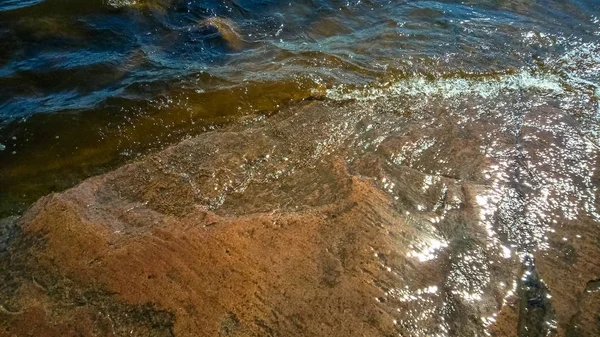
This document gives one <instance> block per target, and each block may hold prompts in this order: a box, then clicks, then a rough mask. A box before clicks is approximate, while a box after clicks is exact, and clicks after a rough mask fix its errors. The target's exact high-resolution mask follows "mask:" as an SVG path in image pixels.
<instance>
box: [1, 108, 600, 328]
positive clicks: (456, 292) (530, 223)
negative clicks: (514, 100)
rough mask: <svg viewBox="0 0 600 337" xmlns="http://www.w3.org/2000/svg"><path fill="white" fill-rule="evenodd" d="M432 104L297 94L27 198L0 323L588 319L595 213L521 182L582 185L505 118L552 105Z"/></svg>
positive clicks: (462, 323)
mask: <svg viewBox="0 0 600 337" xmlns="http://www.w3.org/2000/svg"><path fill="white" fill-rule="evenodd" d="M478 103H481V102H478ZM435 104H445V103H444V102H437V103H436V102H433V103H432V106H433V108H432V109H431V111H429V110H428V113H427V114H422V115H415V114H404V113H402V111H400V110H398V109H395V108H390V107H391V106H392V105H391V104H390V102H386V101H376V102H372V103H361V102H344V103H333V102H310V103H308V102H307V103H304V104H301V105H299V106H296V107H292V108H290V109H286V110H285V111H282V112H280V113H279V114H277V115H275V116H273V117H271V118H268V119H265V120H261V121H257V122H254V123H245V124H243V125H242V124H240V125H233V126H231V127H229V128H226V129H224V130H221V131H215V132H210V133H206V134H203V135H201V136H199V137H197V138H194V139H190V140H186V141H183V142H181V143H179V144H178V145H175V146H173V147H170V148H167V149H165V150H164V151H162V152H159V153H157V154H155V155H151V156H148V157H146V158H144V159H142V160H140V161H138V162H136V163H133V164H129V165H126V166H123V167H121V168H120V169H117V170H115V171H113V172H110V173H107V174H105V175H102V176H98V177H94V178H90V179H88V180H86V181H85V182H83V183H82V184H80V185H78V186H76V187H74V188H72V189H70V190H68V191H65V192H63V193H61V194H53V195H49V196H47V197H44V198H42V199H41V200H40V201H38V202H37V203H36V204H35V205H34V206H32V207H31V209H30V210H29V211H28V212H26V213H25V214H24V215H23V216H22V217H21V218H20V219H19V220H18V221H17V223H18V226H19V228H20V234H19V236H18V237H17V238H16V239H15V240H14V241H13V242H12V243H11V245H10V247H9V248H8V250H7V257H6V258H3V260H2V264H0V267H1V268H2V270H1V271H3V275H8V276H7V277H6V278H7V281H8V282H5V284H3V285H2V286H1V288H0V294H2V299H3V302H2V305H3V308H4V309H5V310H3V311H2V312H0V315H1V317H2V320H0V328H1V329H4V330H0V331H5V332H6V333H7V334H8V335H9V336H10V335H16V336H20V335H27V334H34V335H36V334H37V335H46V336H59V335H60V336H67V335H78V334H79V335H102V336H104V335H107V336H110V335H115V336H119V335H123V334H124V332H126V331H127V333H129V334H131V335H137V336H148V335H154V336H170V335H175V336H265V335H266V336H351V335H357V336H360V335H364V336H397V335H406V336H430V335H440V336H476V335H483V334H485V333H489V334H491V335H495V336H516V335H523V331H531V330H528V329H530V328H532V327H534V326H543V325H544V324H550V327H549V328H548V329H546V330H544V331H548V332H549V333H551V334H558V335H561V336H563V335H564V336H566V335H567V334H568V333H570V334H572V333H578V334H581V335H586V336H587V335H590V336H591V335H593V334H594V333H595V331H596V330H594V329H596V328H597V325H594V324H596V323H594V322H596V321H594V314H593V313H592V312H593V310H597V309H595V308H597V305H598V302H597V300H598V298H597V296H595V294H596V293H595V292H590V291H588V290H586V289H588V288H590V286H588V284H589V281H590V280H595V279H598V278H599V277H598V275H597V273H598V264H597V256H599V255H598V253H599V252H598V250H599V248H600V247H598V245H597V244H596V241H595V240H597V237H598V228H597V226H596V225H595V222H593V221H592V218H591V217H590V216H589V215H588V213H584V212H583V209H584V207H583V206H582V205H580V204H574V207H575V208H577V209H580V210H581V213H580V216H579V218H570V220H569V219H567V216H563V217H561V218H560V220H561V222H559V221H558V220H559V218H555V219H554V220H556V222H552V221H546V220H544V219H543V218H540V217H541V216H542V215H544V214H546V213H545V212H541V211H540V207H541V206H543V204H541V203H540V201H539V200H538V199H536V198H538V197H539V196H540V195H545V196H548V195H550V196H551V197H556V198H558V199H552V198H550V199H549V200H560V198H562V197H565V195H563V194H560V193H559V192H558V191H554V192H552V191H550V192H547V191H546V190H545V189H544V188H546V186H547V185H546V184H545V183H544V179H545V178H547V179H559V178H560V179H563V182H565V183H567V182H568V183H571V184H572V186H574V187H573V188H574V189H575V190H576V189H577V188H580V186H584V187H585V186H586V185H585V183H580V182H579V181H577V180H576V179H575V180H568V181H567V180H566V179H567V178H568V177H576V176H578V175H579V173H577V172H575V173H573V171H569V170H563V167H564V165H563V164H564V163H563V162H562V161H561V160H563V159H564V158H563V157H560V156H559V155H558V154H552V156H551V157H552V160H555V162H552V163H551V164H552V165H551V166H549V167H544V164H546V160H547V158H548V157H547V156H543V155H542V154H543V153H544V151H550V150H548V149H551V150H552V151H554V149H555V148H556V147H557V145H551V144H558V145H560V146H562V148H564V144H562V143H561V142H562V141H563V140H564V139H565V138H564V137H560V136H561V135H563V134H559V135H556V134H555V135H552V136H551V135H547V134H545V133H544V132H548V131H547V128H546V125H548V123H545V122H544V123H542V122H530V123H529V124H527V123H526V122H525V123H524V121H527V118H533V119H535V118H564V117H561V116H562V114H561V112H560V111H559V110H557V109H554V108H551V107H549V106H543V105H542V104H539V105H538V108H537V109H532V110H531V111H530V112H529V113H528V114H527V115H526V116H520V117H519V116H517V117H518V118H504V117H502V116H505V113H506V112H505V111H498V113H497V115H490V114H487V115H482V114H481V113H479V112H478V110H477V109H476V108H474V107H463V108H461V109H455V110H453V111H454V112H448V110H446V109H439V108H436V107H435ZM481 104H484V103H481ZM540 106H542V107H540ZM523 117H524V118H523ZM519 118H520V119H519ZM465 121H467V122H465ZM515 121H516V122H515ZM566 122H569V121H566ZM571 122H572V121H571ZM523 125H526V126H523ZM561 132H563V131H561ZM534 134H535V135H536V136H535V137H534V136H533V135H534ZM584 150H585V149H584ZM578 151H579V150H572V152H573V154H574V155H577V154H578V153H579V152H578ZM584 152H585V151H584ZM561 155H562V154H561ZM548 156H550V155H548ZM567 159H569V158H567ZM567 159H565V160H567ZM536 160H537V162H535V161H536ZM532 163H537V164H536V165H533V164H532ZM553 169H554V170H557V172H553V171H552V170H553ZM546 174H549V175H548V176H545V175H546ZM581 188H582V189H581V190H577V191H578V192H580V195H583V196H586V194H585V193H587V192H586V191H587V190H585V189H583V187H581ZM548 193H550V194H548ZM552 193H554V194H556V195H553V194H552ZM559 197H560V198H559ZM566 198H567V199H569V197H568V196H566ZM545 200H546V199H545ZM569 200H570V199H569ZM582 202H583V201H582ZM585 205H588V204H585ZM588 206H589V205H588ZM567 215H568V214H567ZM540 219H542V220H544V221H541V220H540ZM536 221H537V222H536ZM557 223H560V225H557ZM576 235H579V236H580V237H577V236H576ZM562 236H565V237H567V236H568V239H567V241H564V240H563V239H562ZM545 237H547V240H546V239H545ZM573 237H575V238H577V239H580V240H575V239H572V240H571V239H570V238H573ZM561 240H562V242H568V243H569V245H566V244H562V245H559V244H557V243H558V242H559V241H561ZM524 271H525V273H524ZM528 271H531V272H530V273H528ZM533 271H535V273H533ZM531 275H533V276H531ZM536 287H537V288H536ZM586 287H587V288H586ZM592 288H593V287H592ZM548 295H549V296H548ZM582 296H583V297H582ZM532 308H533V309H532ZM539 308H541V309H540V310H538V309H539ZM584 308H589V310H587V309H586V310H584ZM531 310H533V312H532V311H531ZM536 310H537V311H536ZM554 319H555V321H552V320H554ZM31 322H33V323H34V324H31ZM552 324H554V325H555V327H553V326H552Z"/></svg>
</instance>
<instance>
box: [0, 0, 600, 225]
mask: <svg viewBox="0 0 600 337" xmlns="http://www.w3.org/2000/svg"><path fill="white" fill-rule="evenodd" d="M599 15H600V9H599V4H598V2H596V1H567V2H565V1H483V2H482V1H467V2H464V1H462V2H459V1H438V2H436V1H346V2H342V1H300V2H294V3H290V2H279V1H260V2H255V1H202V2H199V1H178V0H138V1H126V0H94V1H77V0H69V1H58V0H45V1H41V0H40V1H33V0H32V1H4V2H2V4H0V88H1V89H2V90H0V127H1V132H0V144H2V145H1V147H0V148H2V149H3V150H2V151H0V177H2V186H1V189H0V200H2V202H1V206H0V214H3V215H9V214H17V213H20V212H21V211H23V210H24V208H25V207H27V206H28V205H29V204H30V203H31V202H32V201H34V200H36V199H37V198H38V197H40V196H41V195H44V194H47V193H48V192H51V191H59V190H62V189H64V188H66V187H68V186H71V185H73V184H74V183H76V182H78V181H80V180H81V179H82V178H84V177H86V176H89V175H93V174H97V173H99V172H103V171H105V170H107V169H108V168H111V167H115V166H116V165H118V164H119V163H122V162H125V161H128V160H130V158H132V157H135V156H138V155H139V154H141V153H146V152H147V151H148V150H152V149H158V148H162V147H164V146H165V145H166V144H170V143H172V142H175V141H177V140H180V139H182V138H184V137H186V136H189V135H195V134H198V133H201V132H203V131H205V130H206V129H207V128H211V127H216V126H218V125H223V124H224V123H228V122H230V121H231V120H235V119H237V118H240V117H242V116H248V115H254V114H258V115H264V114H269V113H272V112H274V111H276V110H277V109H278V108H279V107H281V106H283V105H286V104H288V103H290V102H294V101H298V100H301V99H305V98H307V97H313V96H314V97H322V96H323V92H324V89H325V88H332V87H335V88H337V89H336V93H337V92H338V91H340V90H342V89H340V88H345V86H351V87H361V86H367V87H371V86H373V87H378V86H382V85H383V86H390V85H391V86H396V87H399V86H402V85H404V83H409V84H410V85H412V87H411V89H410V90H411V93H412V94H414V95H425V96H427V95H432V94H434V92H431V91H430V87H431V86H437V89H434V91H435V90H437V91H444V90H460V89H458V88H451V87H449V86H452V85H453V84H452V83H448V82H443V81H442V82H440V83H437V81H439V80H442V79H448V78H453V79H474V80H481V81H483V82H484V83H485V82H486V81H488V80H491V79H494V78H497V77H498V76H502V75H505V74H514V73H517V74H530V75H531V78H532V80H533V81H535V80H536V78H538V77H540V76H542V77H543V76H554V77H556V78H554V82H556V83H555V85H558V86H561V87H562V88H563V89H564V90H579V91H580V92H581V94H582V95H583V97H584V98H586V99H588V100H592V99H597V98H592V96H593V91H594V86H595V85H596V83H597V82H598V68H599V67H600V66H599V63H600V62H599V60H598V56H597V55H598V50H599V49H598V48H599V47H598V43H597V40H598V34H599V30H600V28H599V23H598V22H599V20H600V19H599ZM210 17H219V18H223V20H224V22H225V24H223V25H222V27H221V30H220V31H219V27H217V26H216V25H207V24H204V23H203V22H205V20H206V19H207V18H210ZM223 26H231V27H230V29H231V30H233V31H235V32H236V33H237V34H236V35H235V36H234V38H233V39H232V38H231V34H230V36H229V37H228V36H227V34H222V32H223V31H224V29H223ZM220 32H221V33H220ZM227 39H229V41H227ZM416 79H426V80H428V81H430V82H431V85H429V86H426V87H423V88H421V87H419V84H418V83H416V82H414V81H415V80H416ZM440 85H446V87H440ZM401 90H404V89H401ZM359 95H360V94H359ZM336 97H339V95H338V94H336ZM344 97H348V96H344Z"/></svg>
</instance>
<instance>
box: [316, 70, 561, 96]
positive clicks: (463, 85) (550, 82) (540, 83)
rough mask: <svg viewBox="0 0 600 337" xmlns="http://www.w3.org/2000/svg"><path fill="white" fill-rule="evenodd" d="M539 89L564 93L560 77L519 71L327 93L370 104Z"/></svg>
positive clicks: (341, 88)
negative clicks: (393, 99) (403, 98)
mask: <svg viewBox="0 0 600 337" xmlns="http://www.w3.org/2000/svg"><path fill="white" fill-rule="evenodd" d="M516 90H539V91H543V92H547V93H551V94H561V93H563V87H562V84H561V81H560V78H559V77H558V76H555V75H533V74H531V73H529V72H525V71H523V72H519V73H517V74H513V75H502V76H498V77H490V78H486V79H464V78H442V79H437V80H433V81H432V80H428V79H426V78H424V77H422V76H417V77H413V78H407V79H402V80H399V81H397V82H394V83H392V84H391V85H388V86H385V87H376V88H363V89H348V88H347V87H346V86H337V87H334V88H332V89H329V90H327V97H328V98H330V99H333V100H338V101H342V100H350V99H352V100H358V101H371V100H375V99H379V98H382V97H398V96H428V97H430V96H438V97H443V98H455V97H458V96H462V95H478V96H481V97H483V98H492V97H495V96H497V95H499V94H500V93H501V92H503V91H516Z"/></svg>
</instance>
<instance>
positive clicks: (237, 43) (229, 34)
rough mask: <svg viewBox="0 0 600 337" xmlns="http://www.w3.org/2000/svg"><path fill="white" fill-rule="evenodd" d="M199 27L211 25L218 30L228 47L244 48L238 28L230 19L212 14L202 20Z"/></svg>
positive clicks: (234, 48)
mask: <svg viewBox="0 0 600 337" xmlns="http://www.w3.org/2000/svg"><path fill="white" fill-rule="evenodd" d="M199 27H212V28H214V29H216V30H217V32H219V34H220V35H221V37H222V38H223V40H225V42H226V43H227V45H228V46H229V48H231V49H233V50H242V49H244V45H245V42H244V40H243V39H242V37H241V36H240V34H239V33H238V31H239V28H238V27H237V25H236V24H235V22H233V21H232V20H230V19H227V18H223V17H218V16H212V17H209V18H206V19H204V20H202V21H201V22H200V24H199Z"/></svg>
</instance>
